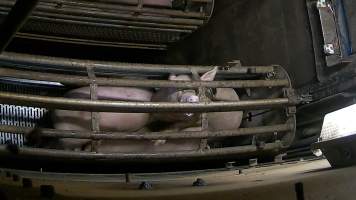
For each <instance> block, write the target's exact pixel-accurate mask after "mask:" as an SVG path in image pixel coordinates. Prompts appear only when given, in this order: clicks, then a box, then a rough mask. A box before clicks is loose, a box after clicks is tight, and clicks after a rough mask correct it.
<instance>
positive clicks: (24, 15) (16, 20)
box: [0, 0, 39, 53]
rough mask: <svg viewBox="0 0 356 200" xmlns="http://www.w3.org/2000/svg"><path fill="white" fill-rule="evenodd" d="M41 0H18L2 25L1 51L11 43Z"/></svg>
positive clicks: (0, 35) (0, 28) (0, 32)
mask: <svg viewBox="0 0 356 200" xmlns="http://www.w3.org/2000/svg"><path fill="white" fill-rule="evenodd" d="M38 2H39V0H17V1H16V3H15V5H14V6H13V8H12V9H11V11H10V12H9V14H8V15H7V17H6V18H5V21H4V22H3V24H2V25H1V27H0V53H2V52H3V51H4V50H5V48H6V47H7V46H8V45H9V44H10V42H11V40H12V39H13V38H14V37H15V34H16V33H17V32H18V31H19V30H20V28H21V27H22V26H23V25H24V24H25V22H26V21H27V19H28V17H29V16H30V15H31V13H32V11H33V10H34V8H35V7H36V5H37V3H38Z"/></svg>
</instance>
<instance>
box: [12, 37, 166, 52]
mask: <svg viewBox="0 0 356 200" xmlns="http://www.w3.org/2000/svg"><path fill="white" fill-rule="evenodd" d="M16 37H17V38H24V39H32V40H42V41H50V42H60V43H70V44H81V45H92V46H105V47H108V46H109V47H120V48H130V49H131V48H133V49H148V50H167V45H163V44H144V43H142V44H138V43H125V42H106V41H98V40H88V39H74V38H68V37H57V36H48V35H40V34H29V33H17V34H16Z"/></svg>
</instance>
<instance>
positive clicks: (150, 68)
mask: <svg viewBox="0 0 356 200" xmlns="http://www.w3.org/2000/svg"><path fill="white" fill-rule="evenodd" d="M0 63H1V64H11V65H20V66H24V65H25V66H29V67H31V68H33V67H35V66H42V67H53V68H55V69H62V70H64V69H75V70H81V71H83V72H86V68H87V67H88V66H91V67H93V68H94V69H95V70H102V71H110V72H115V73H119V72H125V73H140V74H166V75H168V74H177V75H179V74H192V71H196V72H197V73H199V74H203V73H206V72H208V71H210V70H211V69H212V68H214V67H215V66H195V65H163V64H161V65H157V64H138V63H118V62H105V61H92V60H80V59H70V58H60V57H47V56H38V55H29V54H19V53H8V52H6V53H4V54H1V55H0ZM223 67H225V66H223ZM274 68H275V66H251V67H231V68H230V69H228V70H219V71H218V75H239V74H267V73H270V72H274Z"/></svg>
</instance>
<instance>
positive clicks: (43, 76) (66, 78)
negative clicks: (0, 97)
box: [0, 68, 289, 89]
mask: <svg viewBox="0 0 356 200" xmlns="http://www.w3.org/2000/svg"><path fill="white" fill-rule="evenodd" d="M0 76H2V77H12V78H19V79H29V80H39V81H49V82H60V83H62V84H69V85H76V86H88V85H89V84H91V82H92V80H91V79H90V78H88V77H86V76H77V75H63V74H55V73H42V72H35V71H28V70H14V69H9V68H0ZM96 83H97V84H98V85H101V86H121V87H142V88H186V89H194V88H200V87H206V88H259V87H288V86H289V81H288V80H287V79H282V80H238V81H235V80H232V81H169V80H140V79H137V80H132V79H118V78H106V77H105V78H104V77H97V78H96Z"/></svg>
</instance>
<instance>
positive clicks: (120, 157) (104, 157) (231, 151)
mask: <svg viewBox="0 0 356 200" xmlns="http://www.w3.org/2000/svg"><path fill="white" fill-rule="evenodd" d="M281 148H282V146H281V143H280V142H276V143H268V144H266V145H265V146H264V148H257V147H256V146H255V145H248V146H240V147H229V148H219V149H210V150H205V151H197V152H195V151H187V152H167V153H132V154H126V153H125V154H122V153H109V154H103V153H90V152H71V151H63V150H51V149H39V148H27V147H21V148H18V149H17V150H16V151H11V149H9V148H7V146H6V145H1V146H0V156H25V157H26V156H29V157H32V156H35V157H37V158H39V157H40V158H45V159H49V160H50V159H66V160H68V159H73V160H79V159H80V160H81V161H83V160H92V161H94V160H100V161H128V162H142V161H146V162H147V161H148V162H152V161H162V159H165V160H173V161H177V160H178V159H179V160H182V159H199V158H211V159H218V158H220V157H223V156H239V155H243V154H249V153H258V152H259V153H262V152H268V151H276V150H279V149H281Z"/></svg>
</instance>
